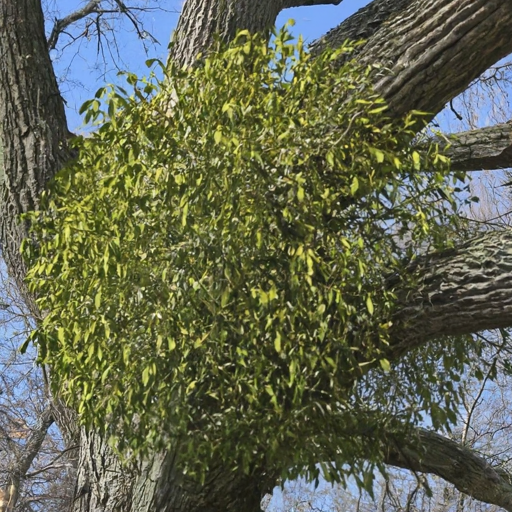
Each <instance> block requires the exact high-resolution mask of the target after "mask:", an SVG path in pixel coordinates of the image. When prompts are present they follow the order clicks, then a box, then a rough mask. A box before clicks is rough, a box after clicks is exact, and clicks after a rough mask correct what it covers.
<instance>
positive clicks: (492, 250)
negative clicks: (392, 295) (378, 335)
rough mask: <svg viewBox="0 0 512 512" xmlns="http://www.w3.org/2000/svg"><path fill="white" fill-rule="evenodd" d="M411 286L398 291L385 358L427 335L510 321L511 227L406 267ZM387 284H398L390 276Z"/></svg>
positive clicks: (503, 324)
mask: <svg viewBox="0 0 512 512" xmlns="http://www.w3.org/2000/svg"><path fill="white" fill-rule="evenodd" d="M411 274H413V275H414V279H415V284H414V288H413V289H411V290H409V291H407V290H404V289H402V290H401V291H399V292H398V295H399V301H400V303H399V307H398V310H397V314H396V316H395V318H394V327H393V332H392V342H391V344H390V346H389V353H388V356H389V357H390V358H391V359H393V360H397V359H398V358H399V357H400V356H401V355H402V354H403V353H405V352H406V351H408V350H410V349H412V348H414V347H417V346H419V345H421V344H423V343H425V342H426V341H427V340H429V339H433V338H440V337H445V336H456V335H461V334H471V333H475V332H479V331H484V330H487V329H496V328H505V327H510V326H511V325H512V230H510V229H507V230H503V231H494V232H489V233H485V234H483V235H481V236H479V237H477V238H473V239H471V240H469V241H467V242H466V243H464V244H462V245H460V246H459V247H458V248H456V249H451V250H447V251H444V252H441V253H433V254H430V255H427V256H425V257H424V258H421V259H420V260H419V261H418V262H416V263H415V264H414V265H413V266H412V267H411ZM389 285H390V286H394V285H399V286H400V284H399V283H398V281H397V282H396V283H395V282H393V278H390V280H389Z"/></svg>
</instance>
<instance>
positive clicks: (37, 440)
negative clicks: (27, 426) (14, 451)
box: [5, 407, 53, 510]
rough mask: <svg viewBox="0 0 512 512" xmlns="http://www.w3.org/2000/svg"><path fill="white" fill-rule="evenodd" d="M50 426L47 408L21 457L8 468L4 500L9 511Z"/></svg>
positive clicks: (51, 418)
mask: <svg viewBox="0 0 512 512" xmlns="http://www.w3.org/2000/svg"><path fill="white" fill-rule="evenodd" d="M52 424H53V414H52V408H51V407H48V408H47V409H46V410H45V411H43V413H42V414H41V416H40V417H39V420H38V423H37V425H36V427H35V428H34V429H33V430H32V432H31V433H30V436H29V437H28V439H27V442H26V443H25V445H24V446H23V449H22V451H21V455H20V456H19V457H17V459H16V461H15V465H13V466H11V467H10V470H9V473H10V482H9V488H8V489H7V492H6V495H8V499H5V501H6V502H7V504H8V505H9V507H10V508H9V510H11V509H12V510H14V506H15V504H16V501H17V500H18V496H19V491H20V485H21V481H22V479H23V478H24V477H25V475H26V474H27V472H28V470H29V469H30V466H31V465H32V462H33V461H34V459H35V457H36V456H37V454H38V453H39V450H40V449H41V445H42V444H43V441H44V438H45V437H46V434H47V432H48V429H49V428H50V426H51V425H52Z"/></svg>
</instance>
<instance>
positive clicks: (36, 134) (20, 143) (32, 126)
mask: <svg viewBox="0 0 512 512" xmlns="http://www.w3.org/2000/svg"><path fill="white" fill-rule="evenodd" d="M0 58H1V60H2V69H1V72H0V123H1V125H0V141H1V144H2V148H3V152H4V155H3V157H4V166H3V171H4V172H3V182H2V183H1V184H0V186H1V195H0V198H1V202H0V239H1V242H2V254H3V257H4V259H5V261H6V264H7V268H8V271H9V274H10V276H11V277H12V278H14V280H15V282H16V284H17V286H18V287H19V289H20V291H21V293H22V296H23V297H24V299H25V301H26V303H27V306H28V307H29V309H30V310H31V312H32V313H33V314H34V315H35V316H36V317H37V316H38V312H37V308H36V307H35V303H34V301H33V298H32V297H31V296H30V294H29V293H28V292H27V290H26V288H25V283H24V278H25V272H26V269H25V264H24V262H23V260H22V258H21V256H20V246H21V242H22V241H23V239H25V238H26V237H27V236H28V225H27V223H26V222H23V221H21V220H20V215H21V214H23V213H26V212H28V211H32V210H34V209H38V207H39V201H40V196H41V193H42V192H43V190H44V189H45V185H46V183H47V182H48V180H49V179H51V178H52V177H53V176H54V175H55V173H56V172H57V171H58V170H59V169H60V168H61V166H62V165H63V163H65V162H66V161H67V160H68V159H69V158H70V151H69V149H68V146H67V139H68V128H67V123H66V115H65V112H64V103H63V100H62V97H61V95H60V91H59V88H58V85H57V80H56V79H55V75H54V72H53V67H52V63H51V60H50V56H49V54H48V50H47V46H46V38H45V34H44V18H43V12H42V9H41V3H40V0H19V1H10V0H0Z"/></svg>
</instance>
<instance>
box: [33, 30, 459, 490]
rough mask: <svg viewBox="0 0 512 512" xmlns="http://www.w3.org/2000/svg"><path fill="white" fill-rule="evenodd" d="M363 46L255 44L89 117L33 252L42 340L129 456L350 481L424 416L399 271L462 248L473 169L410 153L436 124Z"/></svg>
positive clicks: (65, 380) (74, 393)
mask: <svg viewBox="0 0 512 512" xmlns="http://www.w3.org/2000/svg"><path fill="white" fill-rule="evenodd" d="M352 49H353V47H351V46H345V47H343V48H342V49H341V50H338V51H335V52H327V53H325V54H324V55H322V56H320V57H317V58H315V59H312V58H310V57H309V55H308V54H307V52H306V51H305V49H304V47H303V45H302V43H301V42H299V43H298V44H293V43H292V42H290V37H289V35H288V33H287V32H286V31H282V32H279V33H277V34H276V36H275V38H274V39H273V42H272V44H271V45H270V47H269V46H268V45H267V44H266V43H264V42H263V41H262V40H260V38H259V37H252V36H250V35H248V34H247V33H241V34H240V35H239V37H238V38H237V39H236V41H235V42H234V43H233V44H232V45H231V46H229V47H228V48H221V49H219V50H218V51H217V52H214V53H212V54H210V55H208V56H207V58H205V59H203V60H202V61H201V62H200V63H199V62H198V65H197V66H196V67H195V68H194V69H187V70H185V69H177V68H176V67H174V65H173V64H172V63H170V64H169V65H168V67H167V69H165V78H164V79H163V80H162V81H159V80H156V79H152V80H149V81H148V80H139V79H138V78H137V77H135V76H133V75H128V76H127V84H128V86H127V88H128V89H129V91H128V92H127V91H125V90H124V89H122V88H119V87H112V88H106V89H102V90H101V91H99V92H98V94H97V95H96V98H94V99H93V100H91V101H89V102H87V103H86V105H84V109H83V110H84V112H85V117H86V120H87V121H93V122H95V123H96V125H97V126H98V129H97V130H96V131H95V132H94V133H93V134H92V135H91V136H90V137H88V138H84V139H82V140H80V141H78V142H77V144H78V148H79V151H80V153H79V154H80V156H79V158H78V159H77V161H76V162H75V163H73V164H72V165H70V166H69V167H68V168H67V169H65V170H64V171H62V172H61V173H60V174H59V175H58V177H57V179H56V180H55V183H54V185H53V187H52V190H51V192H50V193H49V194H47V195H46V196H45V198H44V203H45V207H44V209H43V210H42V211H41V212H39V213H35V214H33V215H32V217H31V220H32V223H33V226H34V230H33V236H34V239H33V241H32V242H30V243H27V244H25V252H26V254H27V257H28V258H29V260H30V261H31V262H33V266H32V268H31V270H30V272H29V283H30V287H31V289H32V291H33V292H35V293H36V294H37V296H38V297H39V299H38V303H39V306H40V308H41V311H44V312H45V313H47V314H46V317H45V319H44V321H43V322H42V324H41V326H40V327H39V328H38V330H37V331H36V332H35V333H34V336H33V339H34V340H35V341H36V343H37V345H38V347H39V354H40V361H41V362H42V363H45V364H49V365H50V366H51V367H52V369H53V372H52V375H53V379H52V382H53V385H54V387H55V390H56V391H58V392H59V393H60V394H61V396H62V397H63V398H65V399H66V400H68V401H69V402H70V403H71V404H73V405H74V406H76V407H77V408H78V410H79V412H80V414H81V417H82V419H83V421H84V422H85V423H86V424H94V425H95V426H97V427H98V426H99V427H102V428H103V429H104V430H105V432H106V433H108V434H109V435H110V436H112V439H113V442H114V443H115V444H116V446H118V447H119V448H120V449H121V450H124V452H125V453H129V452H131V453H137V452H139V451H142V452H144V451H146V450H150V449H153V448H158V447H162V446H167V445H169V444H172V443H176V442H179V443H182V444H183V445H184V446H188V448H189V450H188V451H187V450H183V453H188V457H189V459H187V458H186V457H187V455H185V456H184V457H185V459H184V461H183V463H184V464H189V468H190V469H191V470H199V471H201V469H204V468H205V467H206V466H207V465H208V464H210V462H211V461H212V460H218V459H224V460H228V461H229V462H230V463H234V464H237V465H239V466H240V467H241V468H242V469H244V470H246V471H250V469H251V467H253V466H254V465H255V464H258V463H259V462H261V461H265V464H266V467H269V468H271V467H275V468H277V470H278V471H280V472H282V474H283V475H284V476H290V475H291V476H293V475H294V474H296V473H302V474H306V475H308V476H309V477H314V476H316V475H317V472H318V467H317V466H316V465H315V463H316V462H318V461H319V460H323V461H330V462H329V464H327V465H326V466H324V470H325V471H326V473H331V476H333V477H336V478H340V477H342V475H343V474H344V473H346V472H347V471H348V466H346V465H345V464H346V463H350V464H351V466H350V469H351V470H352V471H354V472H357V471H358V469H360V468H361V467H362V466H361V464H363V463H362V462H361V461H362V460H369V461H370V462H372V461H378V453H379V447H378V444H377V443H376V442H370V441H369V438H370V437H369V434H371V438H372V439H374V440H375V439H376V438H378V436H376V432H378V429H379V428H382V427H383V426H386V425H388V424H389V422H390V421H392V420H391V418H395V420H396V418H397V416H396V414H397V411H399V410H401V411H402V413H403V414H402V416H403V417H402V418H400V419H401V420H405V421H406V422H407V420H411V421H416V420H417V419H418V416H417V415H416V413H417V410H415V412H414V414H413V412H412V411H409V410H408V409H407V407H405V408H404V407H402V406H401V405H399V406H397V405H396V404H401V403H402V402H401V401H400V400H402V399H403V397H402V396H401V395H400V394H399V393H398V391H396V388H394V387H393V386H392V385H391V384H390V383H389V382H390V381H389V379H388V381H386V379H387V377H388V376H389V375H391V373H392V372H398V373H396V374H397V375H398V374H400V372H402V373H403V372H405V370H404V369H403V368H402V370H400V368H397V369H396V370H393V369H390V363H389V362H388V360H387V359H386V349H387V347H388V343H389V332H390V329H392V317H393V311H394V308H395V303H396V300H395V299H396V298H395V292H394V290H393V289H392V288H390V287H389V286H387V284H386V276H389V275H391V274H393V275H394V276H395V279H394V281H395V282H400V281H402V283H401V284H402V285H403V281H404V280H406V277H403V278H402V279H400V278H398V279H397V278H396V276H402V275H403V276H405V275H406V272H405V269H406V268H407V265H408V263H409V262H410V261H411V260H412V259H414V258H415V256H416V255H417V254H418V252H419V251H420V250H425V249H429V248H431V249H436V248H442V247H444V246H445V240H446V239H447V232H450V230H453V229H454V227H456V218H457V217H456V214H455V213H456V212H455V203H454V201H453V192H454V187H455V186H456V185H457V180H458V179H463V175H460V174H459V175H458V176H456V177H455V178H454V177H453V176H452V177H450V178H449V179H448V176H449V165H448V162H447V161H446V159H445V158H444V157H442V156H441V155H440V154H439V153H438V151H437V148H436V147H433V146H432V147H428V148H424V150H422V151H418V150H414V149H411V140H412V139H413V137H414V133H415V131H416V127H417V123H418V119H419V117H418V114H415V115H414V116H411V117H407V118H405V119H403V120H402V122H401V123H400V124H397V122H395V121H391V120H390V119H388V118H386V114H385V111H386V106H385V104H384V101H383V100H382V99H380V98H379V97H378V96H377V95H376V94H375V93H374V92H373V91H372V89H371V87H370V85H369V82H370V81H369V76H370V74H371V73H373V72H376V71H375V70H374V69H371V68H362V67H361V66H358V65H356V64H355V63H354V62H353V61H351V59H350V53H351V50H352ZM169 98H171V99H169ZM413 127H414V129H413ZM461 357H462V356H461ZM457 361H459V363H460V361H461V359H460V358H459V359H457ZM460 364H462V363H460ZM437 365H438V362H437V360H436V361H434V362H433V363H432V364H425V365H424V368H426V371H430V372H431V374H432V375H434V374H436V372H437ZM454 367H457V366H454ZM422 368H423V367H422ZM370 370H371V371H372V372H373V373H371V374H368V372H369V371H370ZM390 372H391V373H390ZM411 373H412V372H411ZM369 375H374V378H373V380H372V379H369ZM365 379H367V382H368V386H367V387H365V385H364V382H365ZM417 380H418V383H417V386H419V388H418V387H417V389H419V391H420V393H421V390H422V389H423V390H424V391H425V396H426V397H427V399H425V400H424V401H423V402H424V404H427V405H428V404H430V403H431V402H432V401H433V399H431V398H430V397H431V396H432V394H431V392H430V391H429V388H428V385H429V384H428V383H429V382H430V381H429V380H428V378H426V379H425V376H424V375H418V376H417ZM422 381H425V384H424V385H423V387H421V386H422ZM370 382H373V384H372V385H370ZM379 382H382V383H384V382H387V384H385V385H384V384H382V386H380V389H382V390H384V391H383V392H382V393H381V394H379V393H378V389H379V385H377V389H376V390H374V387H375V385H376V384H378V383H379ZM361 387H363V388H364V389H362V388H361ZM393 389H395V391H393ZM365 390H366V391H365ZM370 390H372V391H371V396H369V391H370ZM393 393H395V395H396V396H395V397H393ZM420 396H421V395H420ZM393 398H396V403H395V404H394V402H393ZM420 402H421V400H420ZM443 418H445V419H446V414H445V416H443ZM393 421H394V420H393ZM358 461H359V462H358ZM198 465H199V467H197V466H198ZM340 475H341V476H340ZM363 475H364V473H363ZM366 475H367V476H369V478H370V479H371V475H372V473H371V472H367V473H366ZM363 483H365V482H363Z"/></svg>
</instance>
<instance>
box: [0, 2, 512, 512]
mask: <svg viewBox="0 0 512 512" xmlns="http://www.w3.org/2000/svg"><path fill="white" fill-rule="evenodd" d="M319 3H321V2H319V1H316V0H304V1H300V0H297V1H293V0H281V1H277V0H262V1H260V2H255V1H254V0H237V1H235V0H188V1H187V2H186V3H185V6H184V10H183V14H182V17H181V19H180V22H179V25H178V29H177V31H176V37H175V44H174V46H173V49H172V54H171V56H172V58H175V59H176V60H177V61H178V62H180V63H182V64H190V63H192V62H193V61H194V58H195V56H196V55H197V54H198V53H199V52H204V51H207V50H208V48H209V47H210V45H211V43H212V41H213V33H214V32H220V34H221V36H222V37H224V38H225V39H229V38H230V37H232V36H233V34H234V33H235V31H236V30H237V29H241V28H247V29H249V30H252V31H264V30H266V29H267V28H268V27H269V26H270V25H272V24H273V22H274V20H275V17H276V16H277V14H278V13H279V11H280V10H281V9H282V8H284V7H291V6H296V5H314V4H315V5H316V4H319ZM322 3H324V2H322ZM325 3H334V4H336V3H339V2H338V1H333V2H325ZM511 28H512V3H511V2H510V0H375V1H374V2H373V3H372V4H371V6H370V7H368V8H367V9H366V10H363V11H361V12H360V13H358V14H357V15H356V17H353V18H351V19H350V20H348V21H346V22H345V23H343V24H341V25H340V27H339V28H338V29H336V31H334V32H331V33H330V34H329V35H328V36H326V38H324V39H322V41H321V42H320V43H318V44H317V45H316V46H315V47H316V48H317V49H318V48H320V47H321V46H322V45H325V44H331V45H336V44H338V43H339V42H340V41H342V40H344V39H345V38H346V37H351V38H356V39H359V38H360V37H366V38H367V39H368V42H367V43H366V45H365V46H364V47H363V48H362V51H361V56H360V58H361V59H363V60H364V61H366V62H372V63H374V62H379V63H381V64H383V65H385V66H387V67H389V68H390V70H391V73H389V74H385V75H382V76H381V77H380V79H379V81H378V82H377V87H378V89H379V91H380V92H381V93H382V94H383V95H384V96H385V97H386V98H387V99H388V101H389V103H390V105H391V109H392V112H393V113H394V114H395V115H397V116H399V115H402V114H404V113H405V112H407V111H409V110H411V109H421V110H426V111H429V112H432V113H433V114H434V113H436V112H437V111H439V110H440V109H441V108H442V107H443V106H444V104H445V102H446V101H448V100H449V99H451V98H452V97H453V96H455V95H456V94H457V93H458V92H460V91H461V90H463V89H464V88H465V87H466V86H467V85H468V84H469V83H470V82H471V81H472V80H473V79H475V78H476V77H478V76H479V75H480V74H481V73H482V72H483V71H484V70H485V69H486V68H487V67H489V66H490V65H492V64H494V63H495V62H496V61H497V60H498V59H500V58H501V57H503V56H504V55H505V54H507V53H510V52H512V38H510V31H511ZM344 34H345V35H344ZM0 58H1V59H2V66H1V68H0V123H1V125H0V134H1V143H2V145H3V147H4V149H5V154H4V163H5V166H4V168H5V176H4V182H3V184H2V204H1V209H2V210H1V211H0V214H1V219H0V236H1V239H2V244H3V253H4V257H5V258H6V260H7V263H8V267H9V271H10V272H11V274H12V276H13V277H14V278H15V279H16V280H17V282H18V283H19V284H20V285H22V279H23V276H24V272H25V269H24V266H23V263H22V261H21V259H20V257H19V246H20V243H21V240H22V239H23V238H24V237H25V236H26V234H27V231H26V226H25V225H23V224H21V223H20V222H19V214H20V213H23V212H25V211H27V210H31V209H33V208H37V207H38V205H39V195H40V193H41V192H42V191H43V190H44V188H45V184H46V183H47V180H48V179H50V178H51V177H52V176H53V175H54V174H55V172H56V171H57V170H58V169H59V168H60V166H61V165H62V163H63V162H65V161H66V160H67V159H68V158H70V156H71V155H70V152H69V150H68V149H67V145H66V138H67V128H66V120H65V116H64V109H63V102H62V98H61V97H60V94H59V91H58V88H57V83H56V80H55V77H54V75H53V71H52V67H51V62H50V60H49V57H48V52H47V42H46V40H45V38H44V30H43V16H42V12H41V5H40V0H0ZM471 145H472V146H473V147H475V144H471ZM511 267H512V235H511V234H510V233H509V232H504V233H493V234H489V235H486V236H484V237H481V238H478V239H475V240H473V241H471V242H468V243H467V244H465V245H464V246H463V247H461V248H460V249H457V250H454V251H452V252H451V253H445V254H442V255H435V256H431V257H429V258H426V259H425V260H423V261H422V262H421V266H418V267H416V268H415V270H416V271H417V272H418V280H419V283H420V286H419V287H418V289H417V290H415V291H414V293H410V294H404V296H403V308H402V310H401V311H400V312H399V313H398V314H397V317H396V326H397V327H396V329H395V332H394V338H393V342H392V344H391V348H390V357H392V358H393V357H394V358H397V357H399V356H400V355H401V354H402V353H403V352H404V351H406V350H408V349H409V348H411V347H412V346H417V345H418V344H420V343H423V342H425V341H426V340H427V339H429V338H430V337H434V336H438V335H445V334H456V333H465V332H466V333H467V332H474V331H477V330H480V329H485V328H492V327H503V326H509V325H512V286H511V285H512V282H511V281H512V280H511V278H510V275H511V274H512V272H511ZM29 302H30V298H29ZM414 446H415V444H414V443H412V444H411V445H410V448H411V450H412V448H413V447H414ZM407 447H409V444H407ZM447 450H448V448H447ZM403 453H404V452H403V450H402V451H401V452H398V453H395V455H394V458H392V452H391V451H390V459H389V462H392V463H395V464H398V465H400V464H402V465H404V466H406V467H409V468H412V469H418V470H420V471H430V472H434V473H436V474H440V475H441V476H443V478H447V479H452V481H453V482H454V483H456V485H460V486H461V488H463V489H467V488H469V487H468V485H469V484H468V485H466V484H462V483H460V482H461V480H460V479H458V476H457V474H455V472H454V471H444V470H443V471H442V470H441V469H440V468H439V467H437V466H436V465H435V464H434V463H433V462H428V463H427V458H426V457H425V456H424V455H423V454H422V455H420V456H418V457H416V459H414V457H413V456H412V455H411V454H409V455H408V458H403ZM445 453H449V452H448V451H446V452H445ZM174 460H175V459H174V457H173V455H172V453H167V454H156V455H155V457H154V458H153V459H152V460H151V461H148V462H147V463H146V464H144V465H143V466H142V467H132V468H128V469H127V468H121V466H120V465H119V462H118V460H117V459H116V458H115V457H114V456H113V454H112V452H111V451H110V450H109V449H108V447H106V446H105V444H104V443H103V441H102V440H101V439H100V438H99V437H98V436H97V435H96V434H95V433H94V432H83V433H82V437H81V451H80V462H79V481H78V484H77V489H76V493H75V501H74V503H73V506H72V509H73V510H74V511H76V512H77V511H81V512H92V511H97V512H114V511H116V512H127V511H137V512H149V511H151V512H170V511H176V512H188V511H194V512H199V511H200V512H218V511H219V512H220V511H223V512H229V511H240V510H243V511H245V512H253V511H257V510H259V501H260V499H261V497H262V494H263V493H264V492H265V491H267V490H268V489H269V487H271V485H272V483H274V482H275V481H276V479H275V477H274V475H272V474H267V473H266V471H265V468H256V469H255V470H254V473H253V474H252V475H250V476H242V475H239V474H236V473H233V472H232V471H230V470H229V468H216V469H214V470H212V472H211V474H210V475H209V476H208V478H207V481H206V484H205V485H199V484H197V483H194V482H192V481H190V480H187V479H185V478H184V476H183V475H181V474H180V472H179V470H178V468H176V467H175V464H174ZM453 460H457V459H455V458H453ZM468 460H469V459H468ZM407 461H409V462H407ZM407 464H409V465H408V466H407ZM468 464H469V463H468ZM471 467H474V468H476V469H475V470H474V472H473V470H472V474H473V473H474V474H475V475H477V476H478V475H480V476H482V478H487V476H486V475H487V473H486V471H487V470H486V466H482V465H481V466H478V464H477V465H475V466H471ZM479 467H480V468H481V471H480V470H479V469H478V468H479ZM479 471H480V473H479ZM489 474H490V475H491V476H490V477H489V478H487V480H485V481H486V482H487V485H488V487H489V488H491V487H492V489H489V492H490V493H493V494H492V495H493V496H494V497H493V498H492V499H490V498H488V496H489V493H488V494H485V493H483V492H482V493H481V494H479V495H478V496H481V497H480V498H479V499H483V500H485V501H489V502H492V503H498V504H502V505H501V506H504V505H503V504H506V503H509V500H510V496H511V493H510V489H509V488H508V487H506V486H503V485H501V483H500V481H499V479H496V478H495V477H494V474H491V473H489ZM475 497H476V494H475Z"/></svg>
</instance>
